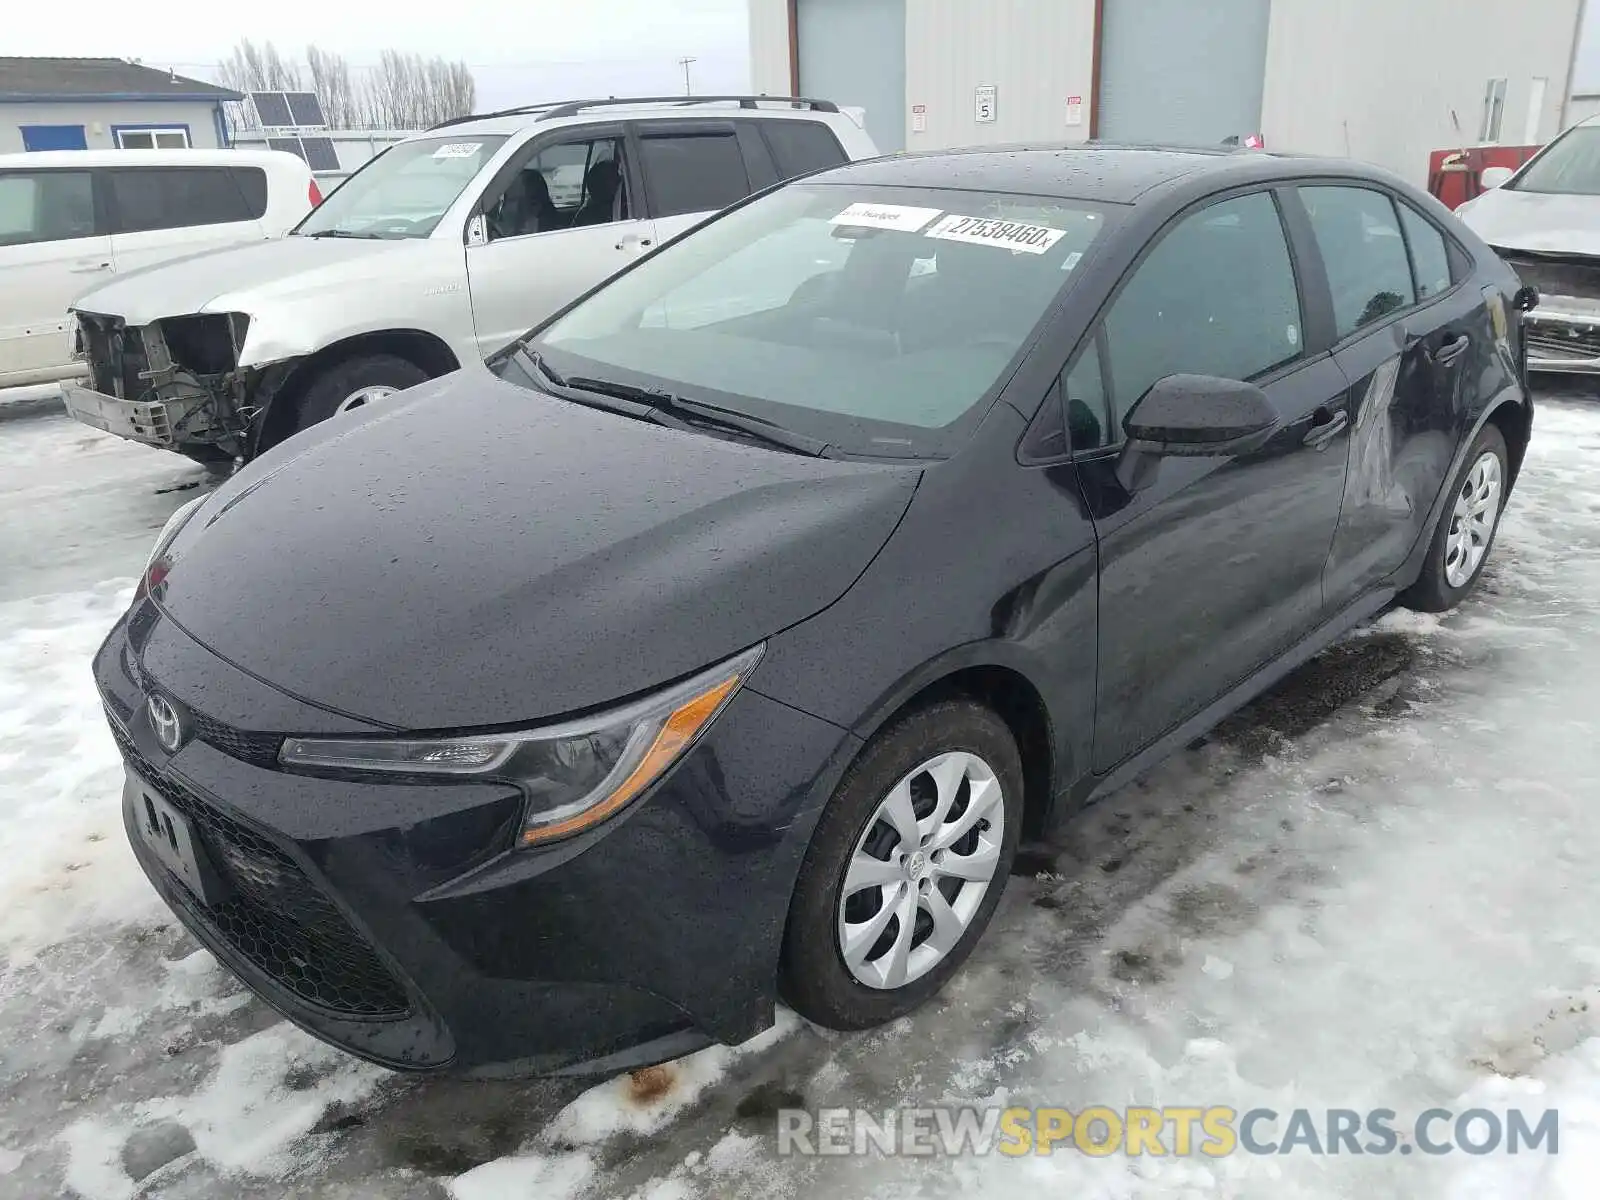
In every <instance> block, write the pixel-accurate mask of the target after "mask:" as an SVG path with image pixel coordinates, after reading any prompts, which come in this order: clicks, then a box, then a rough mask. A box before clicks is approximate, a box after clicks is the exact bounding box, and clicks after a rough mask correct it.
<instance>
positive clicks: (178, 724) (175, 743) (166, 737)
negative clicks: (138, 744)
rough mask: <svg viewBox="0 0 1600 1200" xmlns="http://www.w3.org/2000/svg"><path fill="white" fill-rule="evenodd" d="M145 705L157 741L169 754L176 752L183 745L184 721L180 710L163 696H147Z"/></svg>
mask: <svg viewBox="0 0 1600 1200" xmlns="http://www.w3.org/2000/svg"><path fill="white" fill-rule="evenodd" d="M144 707H145V711H146V712H147V713H149V714H150V728H151V729H152V730H154V731H155V735H156V741H158V742H160V743H161V747H162V749H164V750H166V751H167V752H168V753H169V754H171V753H174V752H176V751H177V749H178V747H179V746H181V745H183V722H182V721H181V720H180V719H179V717H178V710H177V709H175V708H173V707H172V704H171V703H170V702H169V701H168V700H167V699H166V698H165V697H163V696H150V697H148V698H146V700H145V702H144Z"/></svg>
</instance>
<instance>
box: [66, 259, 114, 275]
mask: <svg viewBox="0 0 1600 1200" xmlns="http://www.w3.org/2000/svg"><path fill="white" fill-rule="evenodd" d="M67 270H68V271H70V272H71V273H72V274H74V275H92V274H94V272H96V271H109V270H111V264H110V263H108V262H77V263H73V264H72V265H71V266H70V267H68V268H67Z"/></svg>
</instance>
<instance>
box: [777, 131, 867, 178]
mask: <svg viewBox="0 0 1600 1200" xmlns="http://www.w3.org/2000/svg"><path fill="white" fill-rule="evenodd" d="M761 135H762V137H764V138H765V139H766V143H767V149H768V150H769V151H771V153H772V162H773V165H774V166H776V167H777V168H778V178H779V179H793V178H794V177H795V176H796V175H807V174H809V173H810V172H812V171H820V170H822V169H824V168H825V167H837V166H838V165H839V164H840V163H844V162H848V161H849V158H848V156H847V155H846V154H845V152H844V147H842V146H840V145H839V139H838V138H836V137H834V136H833V130H831V129H829V128H828V127H827V126H826V125H824V124H823V123H822V122H820V121H762V122H761Z"/></svg>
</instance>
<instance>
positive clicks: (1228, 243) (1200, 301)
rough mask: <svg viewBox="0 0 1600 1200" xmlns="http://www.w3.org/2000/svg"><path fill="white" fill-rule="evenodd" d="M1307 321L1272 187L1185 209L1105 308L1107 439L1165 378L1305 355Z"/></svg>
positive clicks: (1234, 372)
mask: <svg viewBox="0 0 1600 1200" xmlns="http://www.w3.org/2000/svg"><path fill="white" fill-rule="evenodd" d="M1302 328H1303V325H1302V320H1301V315H1300V295H1299V292H1298V291H1297V289H1296V287H1295V278H1294V267H1293V265H1292V263H1291V262H1290V259H1289V244H1288V241H1287V239H1286V238H1285V236H1284V232H1283V224H1282V222H1281V221H1280V220H1279V217H1278V206H1277V204H1276V203H1275V202H1274V200H1273V198H1272V197H1271V195H1269V194H1268V193H1266V192H1257V193H1253V194H1251V195H1247V196H1240V197H1238V198H1236V199H1233V200H1224V201H1221V202H1220V203H1217V204H1213V205H1211V206H1210V207H1209V208H1204V209H1201V210H1200V211H1199V212H1197V213H1193V214H1191V215H1190V216H1188V217H1185V218H1184V219H1183V220H1182V221H1180V222H1179V223H1178V224H1177V225H1176V226H1175V227H1174V228H1173V229H1171V230H1170V231H1169V232H1168V233H1167V234H1166V235H1165V236H1164V237H1162V239H1161V241H1160V242H1159V243H1157V245H1156V247H1155V249H1154V250H1152V251H1151V252H1150V254H1149V255H1148V256H1147V257H1146V258H1145V260H1144V261H1143V262H1142V263H1140V264H1139V265H1138V267H1136V268H1135V269H1134V273H1133V277H1132V279H1130V280H1129V281H1128V283H1127V285H1126V286H1125V287H1124V288H1123V289H1122V292H1121V293H1120V294H1119V295H1118V296H1117V298H1116V300H1115V301H1114V302H1113V303H1112V306H1111V311H1110V312H1109V313H1108V314H1107V315H1106V320H1105V331H1104V332H1105V338H1106V341H1105V352H1106V358H1105V360H1104V362H1103V364H1102V365H1103V367H1104V368H1105V372H1104V377H1105V386H1106V387H1107V388H1108V389H1109V391H1110V396H1109V399H1110V401H1111V403H1110V405H1109V413H1110V421H1109V425H1108V427H1107V428H1106V430H1105V434H1104V436H1105V439H1106V441H1105V444H1107V445H1110V444H1115V443H1116V442H1119V441H1121V440H1122V432H1121V430H1122V422H1123V419H1124V418H1125V417H1126V416H1127V415H1128V412H1129V411H1130V410H1131V409H1132V408H1133V406H1134V404H1136V403H1137V402H1138V400H1139V399H1140V397H1142V396H1143V395H1144V394H1145V392H1147V391H1149V390H1150V385H1151V384H1153V383H1155V382H1156V380H1158V379H1164V378H1165V377H1166V376H1168V375H1177V374H1194V375H1217V376H1220V377H1222V378H1224V379H1242V380H1248V379H1253V378H1255V377H1256V376H1258V375H1261V374H1263V373H1265V372H1267V371H1270V370H1272V369H1273V368H1275V367H1278V366H1281V365H1283V364H1284V363H1287V362H1289V361H1291V360H1292V359H1294V358H1297V357H1298V356H1299V355H1300V352H1301V342H1302V339H1301V332H1300V331H1301V329H1302ZM1079 370H1085V368H1083V365H1082V362H1080V364H1079ZM1089 379H1090V376H1089V375H1088V374H1087V373H1086V374H1085V375H1084V377H1083V379H1082V380H1081V381H1079V383H1078V390H1079V391H1080V392H1082V395H1081V396H1080V398H1082V399H1084V401H1085V404H1086V406H1089V404H1090V402H1091V401H1092V399H1093V394H1092V391H1091V390H1090V388H1089V382H1088V380H1089ZM1072 387H1073V384H1072V383H1071V381H1069V389H1071V388H1072ZM1102 411H1105V410H1104V409H1103V410H1102ZM1070 419H1071V418H1070V416H1069V422H1070ZM1074 448H1077V444H1076V442H1075V443H1074Z"/></svg>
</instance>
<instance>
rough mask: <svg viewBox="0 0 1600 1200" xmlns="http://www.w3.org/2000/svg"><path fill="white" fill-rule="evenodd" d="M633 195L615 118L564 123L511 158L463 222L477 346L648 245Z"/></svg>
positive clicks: (502, 336)
mask: <svg viewBox="0 0 1600 1200" xmlns="http://www.w3.org/2000/svg"><path fill="white" fill-rule="evenodd" d="M639 195H640V187H639V182H638V176H637V172H636V171H635V169H634V166H633V160H632V156H631V155H630V154H629V153H628V149H627V138H626V136H625V134H624V131H623V128H622V126H620V125H601V126H586V127H583V128H578V129H563V130H561V131H560V132H558V133H554V134H551V135H550V136H548V137H543V138H535V139H534V140H533V141H532V142H530V143H529V144H528V146H527V147H526V148H525V149H524V150H523V151H522V152H521V153H519V154H517V155H516V156H514V157H513V158H512V160H511V161H510V162H509V163H507V164H506V166H505V167H504V168H503V169H502V170H501V171H500V172H499V173H498V174H497V175H496V176H495V178H494V180H493V181H492V182H491V183H490V184H489V186H488V188H487V189H486V190H485V191H484V194H483V197H482V199H481V200H480V202H479V204H478V206H477V208H476V209H475V210H474V211H475V214H476V215H475V216H474V218H473V220H472V222H471V223H470V224H469V225H468V236H467V280H468V287H469V289H470V291H471V295H472V317H473V323H474V326H475V331H476V335H477V340H478V349H479V351H480V352H481V353H482V354H483V355H485V356H487V355H490V354H493V353H494V352H495V351H496V350H499V349H501V348H502V347H504V346H506V345H507V344H508V343H510V342H512V341H513V340H515V339H516V338H518V337H520V336H521V335H522V334H524V333H526V332H527V331H528V330H529V329H531V328H532V327H533V326H535V325H537V324H539V322H541V321H543V320H544V319H545V318H546V317H548V316H549V315H550V314H551V313H553V312H555V311H556V310H557V309H559V308H561V307H562V306H563V305H565V304H566V303H568V302H569V301H571V300H573V299H575V298H576V297H578V296H579V295H581V294H582V293H584V292H586V291H588V290H589V288H591V287H593V286H594V285H595V284H597V283H599V282H600V281H601V280H603V279H606V278H608V277H610V276H611V275H613V274H615V273H616V272H617V271H620V270H621V269H622V268H623V267H625V266H627V265H628V263H630V262H632V261H633V259H635V258H636V257H638V256H639V255H640V254H642V253H643V252H644V251H646V250H648V249H649V248H650V246H651V245H652V244H653V243H654V241H655V227H654V224H653V223H652V222H651V221H648V220H644V219H641V218H639V217H637V216H635V214H636V213H638V212H640V211H641V206H640V204H639V201H638V197H639ZM480 218H481V219H480ZM480 231H481V232H480Z"/></svg>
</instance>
